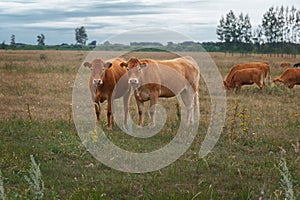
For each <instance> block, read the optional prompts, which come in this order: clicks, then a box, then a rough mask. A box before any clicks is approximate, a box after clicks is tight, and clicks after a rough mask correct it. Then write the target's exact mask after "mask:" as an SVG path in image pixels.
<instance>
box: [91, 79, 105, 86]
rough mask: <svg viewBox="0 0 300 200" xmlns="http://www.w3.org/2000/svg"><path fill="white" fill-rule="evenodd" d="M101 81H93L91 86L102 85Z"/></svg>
mask: <svg viewBox="0 0 300 200" xmlns="http://www.w3.org/2000/svg"><path fill="white" fill-rule="evenodd" d="M102 84H103V81H102V80H101V79H93V85H102Z"/></svg>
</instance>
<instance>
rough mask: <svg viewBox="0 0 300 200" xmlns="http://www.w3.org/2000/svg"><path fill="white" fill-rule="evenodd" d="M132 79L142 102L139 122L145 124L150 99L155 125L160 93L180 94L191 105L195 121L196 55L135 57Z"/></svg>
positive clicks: (129, 66)
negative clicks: (168, 57)
mask: <svg viewBox="0 0 300 200" xmlns="http://www.w3.org/2000/svg"><path fill="white" fill-rule="evenodd" d="M121 67H127V70H128V83H129V84H130V86H131V88H132V89H133V90H134V94H135V99H136V102H137V105H138V111H139V122H138V125H139V126H142V125H143V111H144V102H145V101H148V100H150V120H151V122H150V125H151V126H153V125H154V121H155V120H154V113H155V106H154V105H155V104H156V103H157V101H158V98H159V97H165V98H169V97H173V96H175V95H178V94H180V95H181V97H182V100H183V103H184V104H185V107H186V109H187V114H188V116H187V123H190V122H193V120H194V114H195V112H196V109H197V102H198V98H197V94H198V85H199V76H200V75H199V68H198V66H197V63H196V62H195V61H194V59H193V58H191V57H189V56H186V57H181V58H176V59H173V60H163V61H158V60H151V59H144V60H139V59H137V58H131V59H130V60H129V61H128V62H127V63H125V62H124V63H121Z"/></svg>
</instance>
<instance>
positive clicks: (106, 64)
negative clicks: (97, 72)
mask: <svg viewBox="0 0 300 200" xmlns="http://www.w3.org/2000/svg"><path fill="white" fill-rule="evenodd" d="M111 66H112V63H111V62H107V63H105V64H104V68H105V69H108V68H110V67H111Z"/></svg>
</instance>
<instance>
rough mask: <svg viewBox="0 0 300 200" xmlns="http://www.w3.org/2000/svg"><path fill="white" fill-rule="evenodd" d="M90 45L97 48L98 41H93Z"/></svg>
mask: <svg viewBox="0 0 300 200" xmlns="http://www.w3.org/2000/svg"><path fill="white" fill-rule="evenodd" d="M88 45H89V46H96V45H97V41H96V40H93V41H91V42H90V43H89V44H88Z"/></svg>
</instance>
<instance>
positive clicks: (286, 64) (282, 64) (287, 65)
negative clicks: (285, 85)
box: [280, 62, 292, 68]
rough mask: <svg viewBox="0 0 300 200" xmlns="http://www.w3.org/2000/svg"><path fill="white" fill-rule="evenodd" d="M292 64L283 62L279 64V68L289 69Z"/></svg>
mask: <svg viewBox="0 0 300 200" xmlns="http://www.w3.org/2000/svg"><path fill="white" fill-rule="evenodd" d="M291 66H292V64H291V63H290V62H283V63H281V64H280V67H282V68H284V67H291Z"/></svg>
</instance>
